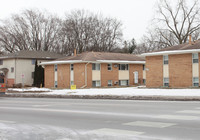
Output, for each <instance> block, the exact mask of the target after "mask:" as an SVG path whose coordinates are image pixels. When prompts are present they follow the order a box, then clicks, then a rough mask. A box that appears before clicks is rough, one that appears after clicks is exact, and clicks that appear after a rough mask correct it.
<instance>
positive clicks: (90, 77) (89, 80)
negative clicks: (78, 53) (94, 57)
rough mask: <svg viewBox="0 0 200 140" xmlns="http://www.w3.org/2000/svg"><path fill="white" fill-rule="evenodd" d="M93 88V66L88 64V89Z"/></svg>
mask: <svg viewBox="0 0 200 140" xmlns="http://www.w3.org/2000/svg"><path fill="white" fill-rule="evenodd" d="M91 87H92V64H90V63H89V64H87V88H91Z"/></svg>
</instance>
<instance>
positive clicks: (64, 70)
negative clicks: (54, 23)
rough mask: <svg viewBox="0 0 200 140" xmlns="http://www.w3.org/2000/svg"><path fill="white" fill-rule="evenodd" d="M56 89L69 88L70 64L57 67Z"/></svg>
mask: <svg viewBox="0 0 200 140" xmlns="http://www.w3.org/2000/svg"><path fill="white" fill-rule="evenodd" d="M58 88H70V64H62V65H58Z"/></svg>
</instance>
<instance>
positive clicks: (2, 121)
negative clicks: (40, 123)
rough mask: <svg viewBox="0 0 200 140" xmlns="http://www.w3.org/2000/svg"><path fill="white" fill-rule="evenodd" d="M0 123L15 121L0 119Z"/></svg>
mask: <svg viewBox="0 0 200 140" xmlns="http://www.w3.org/2000/svg"><path fill="white" fill-rule="evenodd" d="M0 123H15V122H14V121H7V120H0Z"/></svg>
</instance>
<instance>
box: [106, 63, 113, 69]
mask: <svg viewBox="0 0 200 140" xmlns="http://www.w3.org/2000/svg"><path fill="white" fill-rule="evenodd" d="M107 67H108V71H111V70H112V63H109V64H108V65H107Z"/></svg>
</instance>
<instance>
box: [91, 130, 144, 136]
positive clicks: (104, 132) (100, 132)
mask: <svg viewBox="0 0 200 140" xmlns="http://www.w3.org/2000/svg"><path fill="white" fill-rule="evenodd" d="M90 132H91V133H95V134H98V135H111V136H117V135H129V136H136V135H141V134H143V133H144V132H139V131H129V130H121V129H110V128H102V129H96V130H93V131H90Z"/></svg>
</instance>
